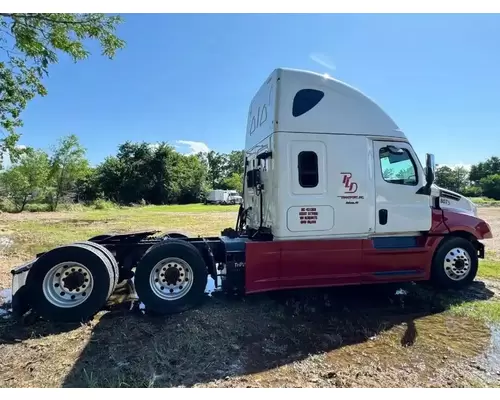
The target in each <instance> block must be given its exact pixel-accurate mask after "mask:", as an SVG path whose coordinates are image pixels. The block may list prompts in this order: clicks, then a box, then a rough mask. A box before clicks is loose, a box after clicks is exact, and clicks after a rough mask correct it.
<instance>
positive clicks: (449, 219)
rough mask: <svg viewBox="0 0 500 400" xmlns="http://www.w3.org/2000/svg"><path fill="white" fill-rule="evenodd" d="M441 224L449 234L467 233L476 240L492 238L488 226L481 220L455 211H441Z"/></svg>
mask: <svg viewBox="0 0 500 400" xmlns="http://www.w3.org/2000/svg"><path fill="white" fill-rule="evenodd" d="M443 223H444V224H445V225H446V227H447V228H448V230H449V231H450V232H451V233H453V232H459V231H464V232H468V233H470V234H471V235H473V236H474V237H475V238H476V239H477V240H484V239H491V238H493V233H492V232H491V227H490V226H489V224H488V223H487V222H486V221H484V220H482V219H481V218H478V217H475V216H473V215H470V214H465V213H461V212H459V211H455V210H453V211H452V210H443Z"/></svg>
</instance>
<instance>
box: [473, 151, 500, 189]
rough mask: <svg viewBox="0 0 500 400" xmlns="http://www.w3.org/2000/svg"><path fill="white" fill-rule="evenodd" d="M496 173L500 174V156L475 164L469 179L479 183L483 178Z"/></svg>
mask: <svg viewBox="0 0 500 400" xmlns="http://www.w3.org/2000/svg"><path fill="white" fill-rule="evenodd" d="M496 174H500V158H498V157H491V158H489V159H487V160H486V161H484V162H480V163H478V164H475V165H473V166H472V167H471V169H470V175H469V179H470V180H471V181H472V182H474V183H475V184H478V183H479V181H481V179H483V178H486V177H487V176H489V175H496Z"/></svg>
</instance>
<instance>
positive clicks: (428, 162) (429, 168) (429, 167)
mask: <svg viewBox="0 0 500 400" xmlns="http://www.w3.org/2000/svg"><path fill="white" fill-rule="evenodd" d="M435 177H436V163H435V161H434V154H429V153H427V154H426V155H425V180H426V182H427V185H426V186H427V187H430V186H431V185H432V183H433V182H434V178H435Z"/></svg>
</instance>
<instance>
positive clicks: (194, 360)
mask: <svg viewBox="0 0 500 400" xmlns="http://www.w3.org/2000/svg"><path fill="white" fill-rule="evenodd" d="M236 209H237V207H225V206H204V205H191V206H166V207H140V208H123V209H108V210H78V211H71V212H56V213H22V214H5V213H4V214H1V218H0V239H2V238H3V242H2V241H1V240H0V290H1V289H6V288H8V287H9V286H10V274H9V271H10V269H11V267H12V266H14V265H16V264H18V263H20V262H22V261H24V260H26V259H29V258H30V257H31V256H32V255H33V254H34V253H35V252H37V251H41V250H46V249H49V248H51V247H53V246H56V245H59V244H63V243H67V242H72V241H76V240H82V239H86V238H88V237H90V236H93V235H96V234H100V233H106V232H123V231H130V230H142V229H158V230H161V231H181V232H185V233H189V234H192V235H198V234H199V235H218V234H219V233H220V231H221V230H222V229H224V228H226V227H229V226H234V223H235V219H236ZM480 214H481V216H482V217H483V218H485V219H486V220H487V221H488V222H489V223H490V225H491V226H492V229H493V231H494V232H493V233H494V235H496V234H497V233H496V232H499V231H500V208H494V207H487V208H481V209H480ZM2 243H3V248H2V247H1V246H2ZM486 245H487V249H488V251H487V259H486V260H485V261H481V266H480V270H479V271H480V272H479V277H478V278H477V280H476V282H475V283H474V284H473V285H472V286H471V287H470V288H468V289H467V290H464V291H463V292H459V293H456V292H454V293H447V292H441V293H437V292H435V291H434V290H432V289H431V288H430V287H428V286H427V285H422V284H418V285H413V284H405V285H380V286H370V287H346V288H336V289H328V290H327V289H325V290H304V291H293V292H286V293H274V294H267V295H255V296H249V297H246V298H244V299H228V298H225V297H220V296H215V295H214V296H211V297H209V296H207V298H206V301H205V302H204V304H203V305H202V307H200V308H199V309H196V310H192V311H189V312H186V313H183V314H179V315H174V316H170V317H164V318H159V317H157V318H155V317H152V316H145V315H143V314H142V313H141V311H140V310H139V309H138V307H137V304H133V303H130V302H128V301H126V296H125V295H122V294H121V293H120V291H118V292H117V293H116V295H115V297H114V301H113V302H111V303H110V305H109V307H108V308H107V309H106V310H103V311H102V312H100V313H99V314H98V315H97V316H96V317H95V318H94V319H93V320H92V321H91V322H89V323H88V324H84V325H76V326H75V325H72V324H50V323H46V322H43V321H36V320H31V319H29V318H26V319H25V320H23V321H15V320H13V319H2V318H1V317H0V366H1V368H0V387H59V386H65V387H75V386H78V387H82V386H84V387H102V386H120V387H137V386H140V387H144V386H146V387H148V386H155V387H156V386H209V387H211V386H214V387H215V386H217V387H235V386H239V387H241V386H242V387H246V386H251V387H276V386H288V387H290V386H291V387H297V386H300V387H349V386H368V387H372V386H396V387H414V386H499V385H500V333H499V332H500V330H499V328H498V326H499V325H498V324H499V322H500V301H499V296H500V263H499V260H500V257H499V256H500V240H499V238H498V237H495V238H494V239H491V240H488V241H487V242H486ZM123 289H126V288H123ZM398 289H402V291H400V290H398ZM0 302H1V300H0Z"/></svg>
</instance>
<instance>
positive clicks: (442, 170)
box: [436, 166, 469, 193]
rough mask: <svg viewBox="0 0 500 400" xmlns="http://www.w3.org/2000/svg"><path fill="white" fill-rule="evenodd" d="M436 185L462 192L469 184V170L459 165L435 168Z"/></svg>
mask: <svg viewBox="0 0 500 400" xmlns="http://www.w3.org/2000/svg"><path fill="white" fill-rule="evenodd" d="M436 185H438V186H440V187H442V188H445V189H449V190H452V191H454V192H457V193H462V192H463V190H465V188H466V187H467V186H468V185H469V172H468V171H467V169H465V168H464V167H461V166H457V167H454V168H450V167H448V166H442V167H438V168H437V169H436Z"/></svg>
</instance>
